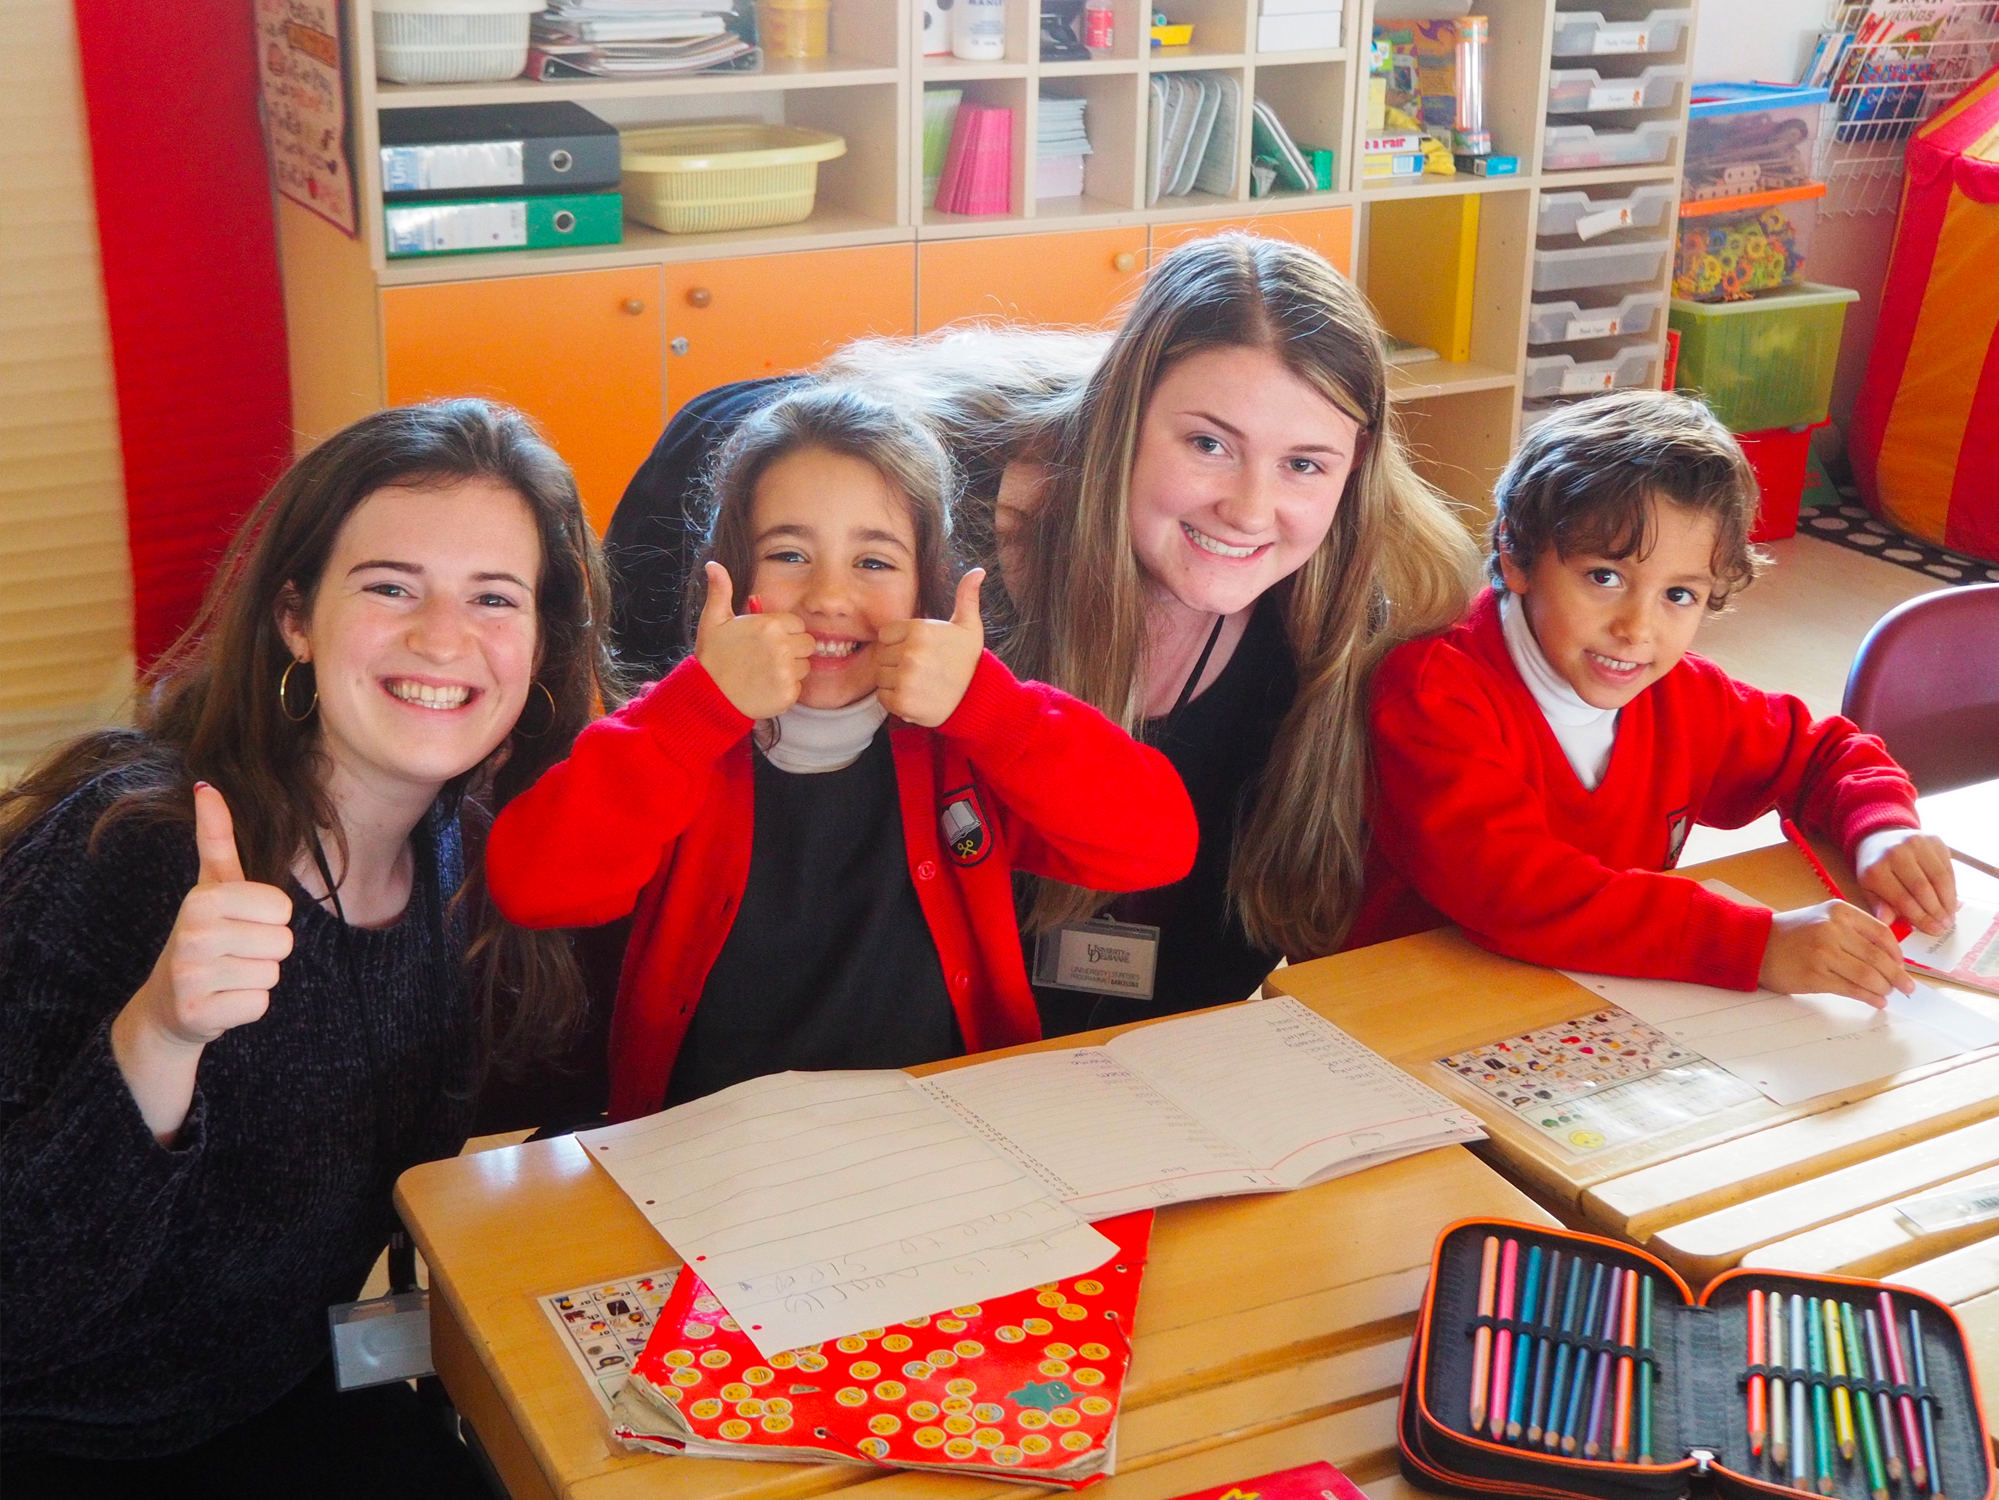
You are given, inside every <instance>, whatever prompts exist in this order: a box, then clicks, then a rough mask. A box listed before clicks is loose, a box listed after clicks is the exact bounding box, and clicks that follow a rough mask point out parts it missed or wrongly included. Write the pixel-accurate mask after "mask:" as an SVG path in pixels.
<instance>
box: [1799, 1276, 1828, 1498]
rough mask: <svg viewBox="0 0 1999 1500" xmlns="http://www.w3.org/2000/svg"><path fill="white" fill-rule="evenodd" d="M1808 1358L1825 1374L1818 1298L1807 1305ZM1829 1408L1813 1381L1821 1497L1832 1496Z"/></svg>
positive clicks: (1813, 1369) (1816, 1470)
mask: <svg viewBox="0 0 1999 1500" xmlns="http://www.w3.org/2000/svg"><path fill="white" fill-rule="evenodd" d="M1805 1355H1806V1357H1807V1358H1808V1359H1810V1360H1811V1372H1812V1374H1814V1375H1823V1374H1825V1319H1824V1317H1823V1316H1822V1315H1821V1314H1820V1312H1819V1299H1818V1298H1816V1297H1813V1298H1811V1299H1810V1300H1809V1301H1808V1302H1807V1303H1806V1304H1805ZM1827 1408H1828V1403H1827V1401H1826V1398H1825V1387H1824V1386H1823V1385H1822V1384H1820V1383H1819V1382H1818V1381H1813V1382H1812V1464H1813V1471H1814V1473H1815V1474H1816V1475H1817V1477H1818V1482H1819V1493H1820V1494H1821V1495H1830V1494H1831V1493H1832V1414H1831V1412H1830V1411H1829V1410H1828V1409H1827Z"/></svg>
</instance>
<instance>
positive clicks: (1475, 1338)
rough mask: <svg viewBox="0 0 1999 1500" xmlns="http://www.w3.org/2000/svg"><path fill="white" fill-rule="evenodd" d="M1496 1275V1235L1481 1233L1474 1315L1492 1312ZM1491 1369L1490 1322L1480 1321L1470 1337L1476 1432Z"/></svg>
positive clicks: (1482, 1419)
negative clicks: (1482, 1240)
mask: <svg viewBox="0 0 1999 1500" xmlns="http://www.w3.org/2000/svg"><path fill="white" fill-rule="evenodd" d="M1498 1278H1499V1238H1498V1236H1497V1235H1490V1234H1489V1235H1487V1236H1486V1237H1485V1248H1484V1250H1483V1251H1481V1252H1480V1255H1479V1263H1478V1315H1479V1316H1480V1317H1481V1318H1489V1317H1491V1316H1492V1299H1493V1295H1494V1293H1495V1292H1496V1291H1497V1290H1498ZM1491 1373H1492V1325H1491V1324H1489V1323H1480V1324H1479V1325H1478V1329H1477V1331H1476V1332H1474V1333H1473V1334H1472V1339H1471V1430H1472V1431H1473V1432H1477V1431H1478V1430H1479V1429H1480V1428H1481V1427H1483V1426H1485V1401H1486V1397H1487V1395H1488V1394H1489V1393H1490V1392H1489V1389H1488V1387H1487V1385H1486V1380H1487V1378H1488V1377H1489V1376H1490V1375H1491Z"/></svg>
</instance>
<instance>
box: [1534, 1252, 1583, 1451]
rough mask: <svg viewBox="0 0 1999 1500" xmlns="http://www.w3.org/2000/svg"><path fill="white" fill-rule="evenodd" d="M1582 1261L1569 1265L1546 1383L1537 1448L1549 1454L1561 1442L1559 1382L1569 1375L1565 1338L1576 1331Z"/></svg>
mask: <svg viewBox="0 0 1999 1500" xmlns="http://www.w3.org/2000/svg"><path fill="white" fill-rule="evenodd" d="M1582 1287H1583V1260H1582V1257H1581V1256H1580V1255H1578V1256H1576V1257H1575V1258H1574V1259H1573V1260H1571V1261H1570V1262H1569V1289H1568V1291H1567V1293H1565V1294H1564V1296H1563V1298H1562V1327H1561V1336H1560V1337H1559V1339H1558V1340H1557V1341H1556V1344H1555V1365H1554V1373H1553V1374H1552V1375H1551V1376H1550V1377H1549V1382H1548V1411H1547V1419H1546V1421H1545V1423H1544V1424H1543V1426H1542V1429H1541V1446H1542V1447H1544V1448H1546V1449H1547V1450H1548V1451H1549V1452H1550V1453H1553V1452H1554V1451H1555V1449H1556V1448H1557V1447H1559V1446H1560V1445H1561V1440H1562V1391H1563V1390H1564V1388H1565V1387H1564V1384H1563V1382H1564V1381H1565V1379H1566V1378H1567V1376H1568V1373H1569V1353H1570V1351H1569V1335H1570V1334H1572V1333H1574V1332H1575V1331H1576V1317H1577V1315H1578V1314H1579V1313H1580V1312H1581V1308H1580V1307H1578V1306H1577V1302H1578V1299H1580V1298H1581V1296H1582Z"/></svg>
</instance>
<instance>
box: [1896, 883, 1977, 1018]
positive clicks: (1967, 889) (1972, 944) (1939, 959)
mask: <svg viewBox="0 0 1999 1500" xmlns="http://www.w3.org/2000/svg"><path fill="white" fill-rule="evenodd" d="M1956 875H1957V894H1958V908H1957V920H1956V921H1955V922H1953V923H1952V924H1951V929H1950V931H1948V932H1946V933H1945V934H1944V935H1943V936H1942V937H1931V936H1930V935H1929V934H1928V933H1926V932H1912V933H1910V934H1909V935H1908V936H1907V937H1906V938H1904V939H1902V957H1904V958H1905V959H1907V960H1908V961H1909V963H1910V964H1911V965H1912V966H1913V967H1915V968H1918V969H1925V970H1928V971H1929V972H1930V973H1933V974H1940V975H1942V976H1943V977H1944V978H1946V979H1951V980H1955V981H1956V982H1957V983H1959V984H1968V985H1971V986H1973V987H1974V988H1976V989H1981V990H1989V991H1991V992H1992V993H1994V994H1999V895H1995V893H1999V881H1995V880H1994V879H1993V878H1992V877H1991V876H1989V875H1985V874H1982V873H1981V872H1979V871H1977V870H1974V869H1972V868H1971V867H1970V866H1968V865H1964V864H1958V865H1957V866H1956Z"/></svg>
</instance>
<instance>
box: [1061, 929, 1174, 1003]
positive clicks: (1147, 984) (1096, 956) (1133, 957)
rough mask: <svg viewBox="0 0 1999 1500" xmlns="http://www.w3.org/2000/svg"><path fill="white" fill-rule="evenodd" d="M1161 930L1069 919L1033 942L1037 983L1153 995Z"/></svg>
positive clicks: (1106, 992) (1131, 996)
mask: <svg viewBox="0 0 1999 1500" xmlns="http://www.w3.org/2000/svg"><path fill="white" fill-rule="evenodd" d="M1158 960H1159V929H1158V928H1157V927H1147V926H1145V925H1143V924H1142V923H1137V922H1109V921H1104V920H1101V919H1099V920H1097V921H1091V922H1071V923H1069V924H1068V925H1067V926H1063V927H1057V928H1055V929H1054V930H1053V931H1050V932H1044V933H1042V934H1041V936H1040V938H1038V939H1037V940H1036V942H1035V946H1034V982H1035V983H1036V984H1046V985H1053V986H1054V987H1055V988H1056V989H1063V990H1087V991H1088V992H1089V993H1091V994H1093V995H1122V996H1123V997H1124V998H1125V999H1127V1000H1150V999H1151V998H1152V972H1153V967H1154V965H1155V964H1156V963H1157V962H1158Z"/></svg>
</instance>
